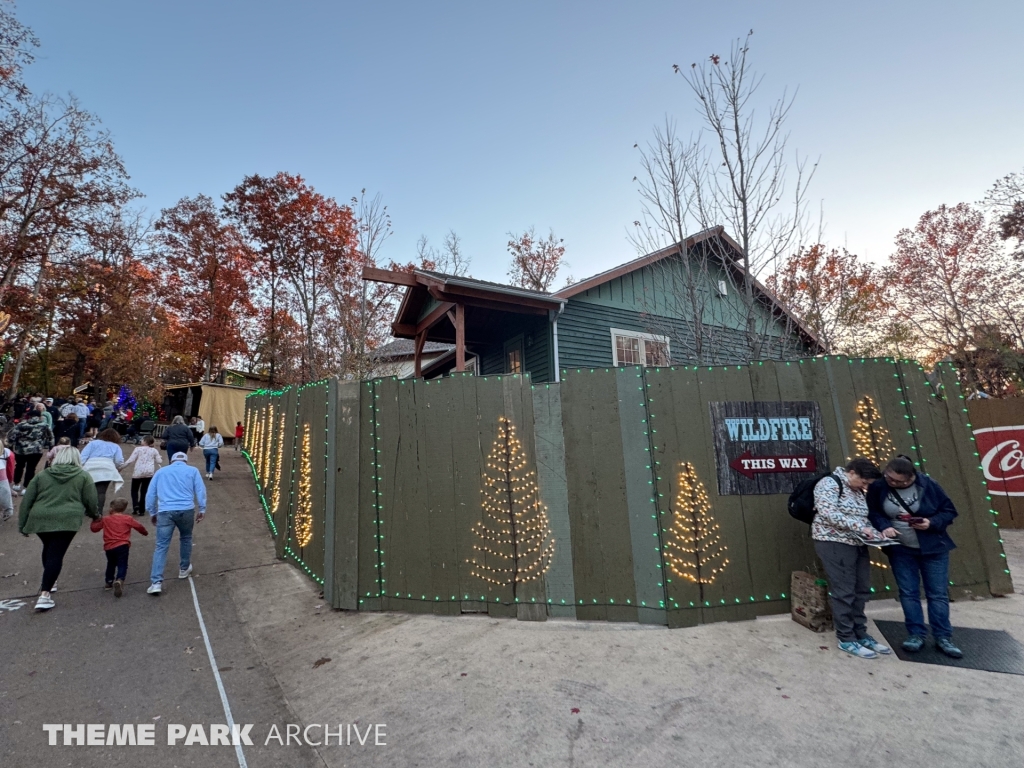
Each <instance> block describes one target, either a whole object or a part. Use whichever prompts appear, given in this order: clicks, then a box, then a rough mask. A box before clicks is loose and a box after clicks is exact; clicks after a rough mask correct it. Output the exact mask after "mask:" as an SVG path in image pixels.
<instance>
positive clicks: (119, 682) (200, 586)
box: [0, 446, 322, 768]
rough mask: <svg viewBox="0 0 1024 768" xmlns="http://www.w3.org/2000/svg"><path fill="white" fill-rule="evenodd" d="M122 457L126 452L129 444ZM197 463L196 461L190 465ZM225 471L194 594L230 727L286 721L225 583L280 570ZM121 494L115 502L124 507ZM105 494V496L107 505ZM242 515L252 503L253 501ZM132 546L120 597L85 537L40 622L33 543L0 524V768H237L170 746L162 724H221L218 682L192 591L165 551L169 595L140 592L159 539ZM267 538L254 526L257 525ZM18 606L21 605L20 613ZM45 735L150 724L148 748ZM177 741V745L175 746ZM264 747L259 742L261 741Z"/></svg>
mask: <svg viewBox="0 0 1024 768" xmlns="http://www.w3.org/2000/svg"><path fill="white" fill-rule="evenodd" d="M125 449H126V451H127V450H128V449H129V446H125ZM201 458H202V457H201V455H196V454H195V453H194V454H193V456H192V463H193V464H196V465H197V466H198V464H199V462H200V461H201ZM222 464H223V465H224V466H225V468H226V471H225V472H223V473H219V474H218V476H217V478H216V479H215V480H214V481H212V482H207V486H208V489H209V514H208V516H207V518H206V520H204V521H203V522H202V523H201V524H200V525H198V526H197V527H196V529H195V533H194V537H195V548H194V551H193V563H194V565H195V575H194V583H195V589H196V594H197V595H198V599H199V604H200V606H201V612H202V616H203V618H204V620H205V623H206V627H207V630H208V634H209V637H210V641H211V644H212V647H213V651H214V657H215V659H216V662H217V667H218V669H219V674H220V676H221V679H222V681H223V686H224V688H225V693H226V695H227V698H228V701H229V706H230V708H231V710H232V714H233V716H234V720H235V721H236V722H238V723H242V724H246V723H253V724H256V727H255V728H254V729H253V731H252V737H253V740H254V741H255V740H256V739H255V736H256V735H257V733H260V732H264V731H265V730H266V726H267V725H268V724H272V723H277V724H286V723H289V722H294V717H293V716H292V714H291V713H290V711H289V709H288V706H287V703H286V701H285V699H284V697H283V695H282V692H281V689H280V686H279V685H278V684H277V682H276V679H275V677H274V675H273V673H272V671H271V670H270V669H269V668H268V667H267V665H266V663H265V661H264V660H263V658H262V655H261V652H260V650H259V649H258V648H257V647H256V646H255V644H254V643H253V642H252V640H251V638H250V636H249V635H248V633H247V632H246V631H245V620H244V617H242V616H240V614H239V613H238V610H237V606H236V605H235V603H234V601H233V600H232V597H231V594H230V591H229V590H228V589H227V588H226V586H225V583H226V574H227V573H230V572H236V573H239V572H248V573H252V572H254V571H258V570H261V569H262V570H270V571H280V579H281V580H282V581H284V582H293V583H295V582H299V583H301V582H300V580H299V576H298V575H297V574H296V573H295V572H294V571H293V569H291V568H290V567H289V566H288V565H285V564H283V563H280V562H279V561H278V560H276V559H275V557H274V552H273V547H272V545H271V543H270V540H269V537H268V536H267V532H266V527H265V524H263V523H262V520H261V518H260V517H257V516H255V515H253V514H251V506H250V507H249V508H247V507H246V506H245V504H241V505H240V504H239V501H238V499H239V498H243V499H245V500H246V501H250V497H251V496H252V493H251V488H249V487H248V486H251V476H250V475H249V474H248V469H247V466H246V464H245V462H244V460H243V459H242V458H241V457H240V456H236V455H231V456H225V457H224V459H223V460H222ZM127 490H128V488H127V484H126V486H125V487H124V488H123V489H122V492H121V493H120V494H119V495H123V496H127V495H128V494H127ZM110 498H113V494H112V493H110V494H108V500H109V499H110ZM250 505H251V501H250ZM145 522H146V525H147V528H149V529H150V531H151V535H150V536H148V537H143V536H140V535H139V534H137V533H133V535H132V539H133V540H132V552H131V560H130V562H129V567H128V579H127V584H126V587H125V595H124V597H122V598H121V599H116V598H114V596H113V594H112V593H111V592H108V591H105V590H104V589H103V569H104V567H105V564H106V561H105V559H104V556H103V551H102V549H103V547H102V535H101V534H94V533H91V532H90V531H89V528H88V525H87V524H86V525H83V527H82V529H81V530H80V531H79V533H78V535H77V536H76V537H75V540H74V543H73V544H72V547H71V549H70V550H69V552H68V556H67V557H66V558H65V561H64V570H63V572H62V573H61V576H60V579H59V581H58V587H59V589H58V592H57V593H56V594H55V595H54V598H55V600H56V602H57V607H56V608H54V609H53V610H52V611H49V612H48V613H35V612H34V611H33V608H32V606H33V604H34V600H35V594H36V590H37V589H38V584H39V578H40V576H41V565H40V562H39V554H40V550H41V547H40V543H39V540H38V538H37V537H35V536H32V537H30V538H24V537H22V536H20V535H19V534H18V532H17V529H16V523H15V521H14V520H12V521H9V522H8V523H6V524H4V525H2V526H0V577H2V578H0V601H7V602H0V638H2V641H0V764H2V765H3V766H5V768H8V767H9V768H21V766H26V767H27V766H41V767H46V766H66V765H74V766H83V768H86V767H91V766H120V765H123V766H141V765H144V766H154V768H155V767H158V766H159V767H160V768H162V767H163V766H168V767H170V766H203V767H204V768H205V767H207V766H211V767H212V766H216V767H219V766H226V767H230V766H235V767H236V768H237V766H238V765H239V761H238V755H237V753H236V750H235V749H234V747H232V746H226V747H225V746H209V747H204V746H201V745H193V746H187V747H186V746H184V744H183V743H181V742H179V744H178V745H177V746H175V747H169V746H167V744H166V726H167V724H168V723H175V724H185V725H190V724H192V723H201V724H211V723H225V717H226V716H225V712H224V707H223V704H222V700H221V696H220V694H219V691H218V688H217V682H216V679H215V677H214V674H213V671H212V669H211V665H210V660H209V656H208V654H207V651H206V647H205V643H204V641H203V637H202V632H201V630H200V626H199V621H198V618H197V614H196V610H195V606H194V603H193V596H192V590H191V588H190V585H189V582H188V581H187V580H186V581H179V580H178V579H177V578H176V576H177V562H178V560H177V543H176V542H175V543H172V544H171V551H170V556H169V557H168V565H167V575H168V576H169V578H168V580H167V581H165V582H164V586H165V590H164V594H163V595H161V596H160V597H151V596H149V595H147V594H146V593H145V590H146V587H147V586H148V584H149V578H148V577H149V570H150V564H151V559H152V552H153V544H154V539H155V536H153V535H152V531H153V529H152V526H150V525H149V523H148V518H146V519H145ZM261 526H262V527H261ZM18 602H24V605H23V606H22V607H20V608H16V609H15V610H11V609H12V608H15V606H16V605H17V603H18ZM43 723H69V724H78V723H102V724H107V723H119V724H120V723H136V724H137V723H146V724H153V725H155V726H156V727H155V729H154V730H155V736H156V739H155V740H156V744H155V745H154V746H145V747H144V746H136V747H128V746H120V747H119V746H114V745H111V746H109V747H108V746H102V747H100V746H91V747H90V746H81V747H79V746H67V747H65V746H63V745H62V744H63V741H62V736H60V735H58V737H57V740H58V744H59V746H54V747H51V746H48V745H47V734H46V733H44V732H43V728H42V724H43ZM182 741H183V740H182ZM261 741H262V740H261ZM274 745H276V742H274V743H273V744H272V745H271V746H269V747H263V746H262V745H261V744H260V745H259V746H253V747H243V757H244V759H245V760H246V762H247V765H248V766H252V767H253V768H257V767H259V766H268V767H269V766H280V765H296V766H306V765H322V762H321V761H320V760H319V759H317V758H316V755H315V753H313V752H312V750H309V749H308V748H302V747H296V746H294V745H293V746H292V747H290V748H288V749H287V752H286V753H284V752H282V751H281V750H280V749H279V750H277V751H276V752H275V751H274Z"/></svg>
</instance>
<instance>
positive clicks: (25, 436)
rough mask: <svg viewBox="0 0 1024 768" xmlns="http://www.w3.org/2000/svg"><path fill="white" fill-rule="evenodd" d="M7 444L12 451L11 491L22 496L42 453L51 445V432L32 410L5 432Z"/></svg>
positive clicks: (40, 417) (41, 418)
mask: <svg viewBox="0 0 1024 768" xmlns="http://www.w3.org/2000/svg"><path fill="white" fill-rule="evenodd" d="M7 445H9V446H10V448H11V450H12V451H14V485H13V486H11V491H13V492H14V493H20V494H21V495H22V496H24V495H25V488H27V487H28V484H29V483H30V482H32V477H33V476H34V475H35V473H36V467H37V466H38V464H39V462H40V460H41V459H42V458H43V454H44V453H46V452H47V451H48V450H50V448H52V447H53V432H52V431H51V430H50V428H49V427H48V426H46V422H45V421H43V417H42V416H40V415H39V413H38V412H37V411H32V412H31V413H30V414H29V416H28V418H27V419H26V420H25V421H22V422H20V423H18V424H15V425H14V429H12V430H11V431H10V432H9V433H8V434H7ZM23 477H24V480H23V479H22V478H23Z"/></svg>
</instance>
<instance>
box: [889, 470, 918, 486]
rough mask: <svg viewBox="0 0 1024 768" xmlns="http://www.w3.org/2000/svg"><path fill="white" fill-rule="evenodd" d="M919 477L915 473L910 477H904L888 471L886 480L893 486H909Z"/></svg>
mask: <svg viewBox="0 0 1024 768" xmlns="http://www.w3.org/2000/svg"><path fill="white" fill-rule="evenodd" d="M916 479H917V477H916V476H915V475H911V476H910V477H909V478H907V479H904V478H902V477H900V476H899V475H892V474H890V473H888V472H886V473H885V482H887V483H888V484H889V485H890V486H892V487H893V488H909V487H910V486H912V485H913V484H914V481H915V480H916Z"/></svg>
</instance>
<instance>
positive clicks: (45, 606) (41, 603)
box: [36, 595, 56, 611]
mask: <svg viewBox="0 0 1024 768" xmlns="http://www.w3.org/2000/svg"><path fill="white" fill-rule="evenodd" d="M55 605H56V603H54V602H53V598H52V597H50V596H49V595H40V596H39V599H38V600H36V610H37V611H48V610H50V609H51V608H53V606H55Z"/></svg>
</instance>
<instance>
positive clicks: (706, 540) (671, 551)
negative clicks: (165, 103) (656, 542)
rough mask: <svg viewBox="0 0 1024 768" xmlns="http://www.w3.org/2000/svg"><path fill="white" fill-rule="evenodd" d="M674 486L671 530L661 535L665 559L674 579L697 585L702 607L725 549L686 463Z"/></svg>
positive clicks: (723, 565)
mask: <svg viewBox="0 0 1024 768" xmlns="http://www.w3.org/2000/svg"><path fill="white" fill-rule="evenodd" d="M678 486H679V491H678V492H677V493H676V502H675V505H674V506H673V508H672V527H671V528H669V529H668V530H667V531H666V532H665V533H666V536H665V558H666V559H667V560H668V564H669V568H671V569H672V572H673V573H674V574H676V576H679V577H680V578H683V579H686V580H687V581H691V582H693V583H694V584H696V585H697V590H698V592H699V594H700V602H701V605H703V604H704V603H705V602H706V601H705V600H704V587H705V585H711V584H714V583H715V579H716V578H718V576H719V575H720V574H721V573H722V571H724V570H725V569H726V567H728V565H729V558H728V557H727V556H726V553H727V552H728V547H726V546H725V544H723V543H722V534H721V532H720V531H719V529H718V523H716V522H715V518H714V517H713V516H712V514H711V502H710V501H709V500H708V492H707V491H706V490H705V489H704V483H702V482H701V481H700V478H699V477H698V476H697V470H696V468H695V467H694V466H693V464H691V463H690V462H688V461H684V462H681V463H680V465H679V478H678Z"/></svg>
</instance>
